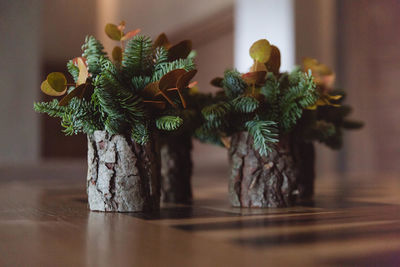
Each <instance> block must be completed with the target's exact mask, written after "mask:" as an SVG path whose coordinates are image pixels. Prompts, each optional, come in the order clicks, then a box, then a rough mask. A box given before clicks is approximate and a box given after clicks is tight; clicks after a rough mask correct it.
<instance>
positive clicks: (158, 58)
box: [34, 36, 201, 144]
mask: <svg viewBox="0 0 400 267" xmlns="http://www.w3.org/2000/svg"><path fill="white" fill-rule="evenodd" d="M82 50H83V56H84V57H85V58H86V63H87V65H88V71H89V73H90V74H91V75H90V76H89V78H88V79H87V80H86V85H83V86H85V87H81V89H82V90H83V88H85V89H86V92H84V91H82V93H83V92H84V96H82V95H78V94H76V96H74V97H73V98H72V99H71V100H70V101H69V103H68V104H67V105H66V106H60V105H59V102H58V101H57V100H53V101H50V102H42V103H35V104H34V108H35V110H36V111H38V112H42V113H47V114H49V115H50V116H54V117H58V118H61V124H62V126H63V127H64V128H65V129H64V132H65V133H66V134H67V135H69V134H76V133H78V132H83V133H87V134H90V133H92V132H93V131H94V130H106V131H107V132H109V133H110V134H123V135H126V136H131V138H132V140H134V141H135V142H137V143H138V144H145V143H146V142H148V141H149V139H150V137H151V136H153V132H152V131H156V130H159V131H160V133H161V132H165V134H166V135H167V134H168V133H167V132H170V131H175V130H176V131H178V130H179V133H181V132H183V131H184V132H185V134H193V132H194V130H195V128H196V127H198V126H199V125H200V123H201V117H200V116H199V114H200V106H198V104H197V103H196V101H195V99H196V97H192V95H191V94H189V91H188V90H182V92H180V93H181V94H182V97H183V98H184V99H185V100H186V103H187V109H183V108H181V107H182V106H183V105H182V100H181V98H180V96H179V94H177V92H167V95H168V97H169V98H168V100H170V101H172V102H175V103H176V107H174V106H173V105H166V107H164V108H163V107H162V105H153V104H154V101H159V102H156V103H158V104H160V101H166V100H165V99H164V98H163V97H162V96H161V95H157V94H154V95H150V96H149V95H148V94H147V95H145V94H144V93H143V90H144V88H145V87H146V86H147V85H148V84H149V83H151V82H154V81H158V80H160V79H161V77H162V76H164V75H165V74H166V73H168V72H169V71H171V70H174V69H185V70H193V69H195V64H194V62H193V58H194V54H193V53H192V54H191V56H190V57H188V58H186V59H178V60H175V61H171V60H169V57H168V56H169V55H168V53H169V52H168V50H167V49H166V48H164V47H162V46H158V47H154V46H153V43H152V41H151V39H150V38H148V37H145V36H134V37H133V38H132V39H131V40H130V41H128V42H127V43H126V46H125V50H124V51H123V55H122V62H116V63H115V64H114V63H113V62H111V60H110V59H108V57H107V55H106V53H105V52H104V51H103V50H104V48H103V45H102V44H101V43H100V42H99V41H98V40H96V39H95V38H94V37H93V36H87V37H86V39H85V43H84V44H83V46H82ZM67 68H68V71H69V73H70V74H71V76H72V78H73V79H74V81H75V82H77V80H78V77H79V71H80V70H79V68H78V67H77V66H75V65H74V63H73V61H72V60H71V61H69V62H68V63H67ZM74 88H75V86H71V87H70V89H69V90H68V92H71V90H73V89H74ZM62 94H63V92H61V93H60V94H59V95H62ZM70 96H71V95H70ZM151 97H153V98H151ZM151 101H153V102H151ZM161 104H162V103H161ZM183 122H185V123H183ZM162 134H164V133H162Z"/></svg>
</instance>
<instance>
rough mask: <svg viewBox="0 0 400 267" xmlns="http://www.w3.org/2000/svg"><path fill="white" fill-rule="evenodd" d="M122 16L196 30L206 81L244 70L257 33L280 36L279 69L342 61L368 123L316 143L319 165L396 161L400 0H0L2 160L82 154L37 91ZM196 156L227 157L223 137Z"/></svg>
mask: <svg viewBox="0 0 400 267" xmlns="http://www.w3.org/2000/svg"><path fill="white" fill-rule="evenodd" d="M122 19H123V20H125V21H126V22H127V28H130V29H134V28H141V29H142V33H144V34H147V35H150V36H152V37H153V38H154V37H156V36H157V35H158V34H159V33H160V32H162V31H164V32H165V33H166V34H167V35H168V36H169V38H170V39H171V41H172V42H177V41H179V40H182V39H192V40H193V44H194V48H195V49H196V50H197V52H198V57H197V64H198V69H199V73H198V75H197V78H196V79H197V80H198V81H199V86H200V89H201V90H204V91H213V90H214V88H212V87H211V86H210V85H209V81H210V80H211V79H212V78H213V77H215V76H219V75H222V74H223V71H224V70H225V69H226V68H231V67H237V68H239V69H240V70H241V71H244V70H246V69H247V68H248V67H249V66H250V64H249V63H248V60H249V57H248V48H249V45H250V44H251V43H252V42H253V41H255V40H257V39H260V38H267V39H269V40H270V41H271V42H272V43H275V44H277V45H278V46H279V47H280V48H281V52H282V54H283V57H284V58H283V60H284V67H283V68H284V69H291V68H292V67H293V66H294V64H296V63H297V64H298V63H301V60H302V58H303V57H305V56H311V57H315V58H317V59H319V60H320V61H321V62H323V63H325V64H327V65H329V66H331V67H332V68H333V69H334V70H335V71H336V72H337V86H338V87H340V88H344V89H345V90H346V91H347V92H348V95H349V97H348V102H349V103H351V104H352V105H353V106H354V109H355V112H354V116H353V117H354V118H357V119H361V120H363V121H364V122H365V123H366V126H365V127H364V129H363V130H361V131H354V132H348V133H347V134H346V138H345V146H344V149H342V150H341V151H340V152H336V151H330V150H328V149H326V148H324V147H322V146H318V151H317V153H318V169H319V171H322V170H324V171H329V172H345V171H357V172H371V171H385V172H396V171H399V170H400V165H399V159H400V142H398V141H397V137H398V136H399V135H400V124H399V123H397V122H398V121H399V116H400V108H399V106H398V104H397V103H398V102H399V100H400V90H399V89H400V88H399V85H398V82H397V79H398V77H400V50H399V49H398V47H400V35H399V34H398V32H399V30H398V25H400V1H398V0H379V1H378V0H352V1H346V0H324V1H320V0H279V1H278V0H252V1H245V0H236V1H235V0H214V1H196V0H184V1H183V0H168V1H157V0H131V1H128V0H114V1H110V0H86V1H77V0H68V1H67V0H41V1H40V0H30V1H28V0H18V1H6V0H0V36H1V37H0V53H1V58H2V60H1V61H0V64H1V65H0V66H1V68H0V69H1V72H0V122H1V126H0V127H1V128H0V129H1V131H0V164H1V163H8V162H38V161H41V160H48V159H82V161H84V157H85V153H86V138H85V136H73V137H65V136H63V134H62V133H61V127H60V126H59V121H58V120H53V119H49V118H48V117H46V116H44V115H43V116H42V115H38V114H35V113H34V112H33V110H32V103H33V102H34V101H38V100H43V99H45V97H44V96H43V95H42V94H41V93H40V89H39V85H40V81H41V80H42V79H44V77H45V76H46V74H47V73H48V72H51V71H66V68H65V63H66V62H67V60H68V59H70V58H73V57H75V56H77V55H80V54H81V50H80V46H81V44H82V43H83V41H84V37H85V35H87V34H94V35H95V36H97V37H98V38H99V39H100V40H101V41H103V42H104V44H105V47H106V49H107V50H108V51H110V49H111V47H112V46H113V43H112V41H110V40H108V39H107V38H106V36H105V34H104V33H103V27H104V25H105V24H106V23H108V22H113V23H118V22H119V21H120V20H122ZM195 160H196V162H197V163H198V166H205V165H207V166H210V165H211V164H213V166H222V167H226V165H227V161H226V151H225V150H224V149H222V148H216V147H212V146H208V145H200V144H199V143H196V144H195Z"/></svg>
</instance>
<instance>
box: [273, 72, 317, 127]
mask: <svg viewBox="0 0 400 267" xmlns="http://www.w3.org/2000/svg"><path fill="white" fill-rule="evenodd" d="M317 99H318V94H317V92H316V91H315V83H314V81H313V77H312V76H311V73H308V74H306V73H303V72H301V71H295V72H292V73H291V74H290V75H289V87H288V88H287V90H285V91H283V95H282V96H281V98H280V101H279V102H280V111H281V114H280V119H279V126H280V128H281V129H282V132H284V133H287V132H289V131H291V130H292V129H293V127H294V126H295V125H296V122H297V120H298V119H300V118H301V115H302V114H303V110H304V109H305V108H306V107H308V106H311V105H313V104H314V103H315V102H316V101H317Z"/></svg>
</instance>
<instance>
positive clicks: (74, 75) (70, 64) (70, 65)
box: [67, 60, 79, 82]
mask: <svg viewBox="0 0 400 267" xmlns="http://www.w3.org/2000/svg"><path fill="white" fill-rule="evenodd" d="M67 69H68V72H69V73H70V74H71V76H72V78H73V79H74V82H76V81H77V80H78V76H79V68H78V67H77V66H75V65H74V63H73V62H72V60H70V61H68V63H67Z"/></svg>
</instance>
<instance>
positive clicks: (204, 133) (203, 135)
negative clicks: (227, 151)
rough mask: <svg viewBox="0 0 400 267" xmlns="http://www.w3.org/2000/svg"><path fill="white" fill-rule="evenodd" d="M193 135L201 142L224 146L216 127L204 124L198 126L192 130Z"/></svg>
mask: <svg viewBox="0 0 400 267" xmlns="http://www.w3.org/2000/svg"><path fill="white" fill-rule="evenodd" d="M194 137H195V138H196V139H197V140H199V141H200V142H203V143H209V144H212V145H217V146H224V145H223V143H222V142H221V133H220V132H218V130H216V129H211V128H209V127H205V126H202V127H199V128H197V129H196V131H195V132H194Z"/></svg>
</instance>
